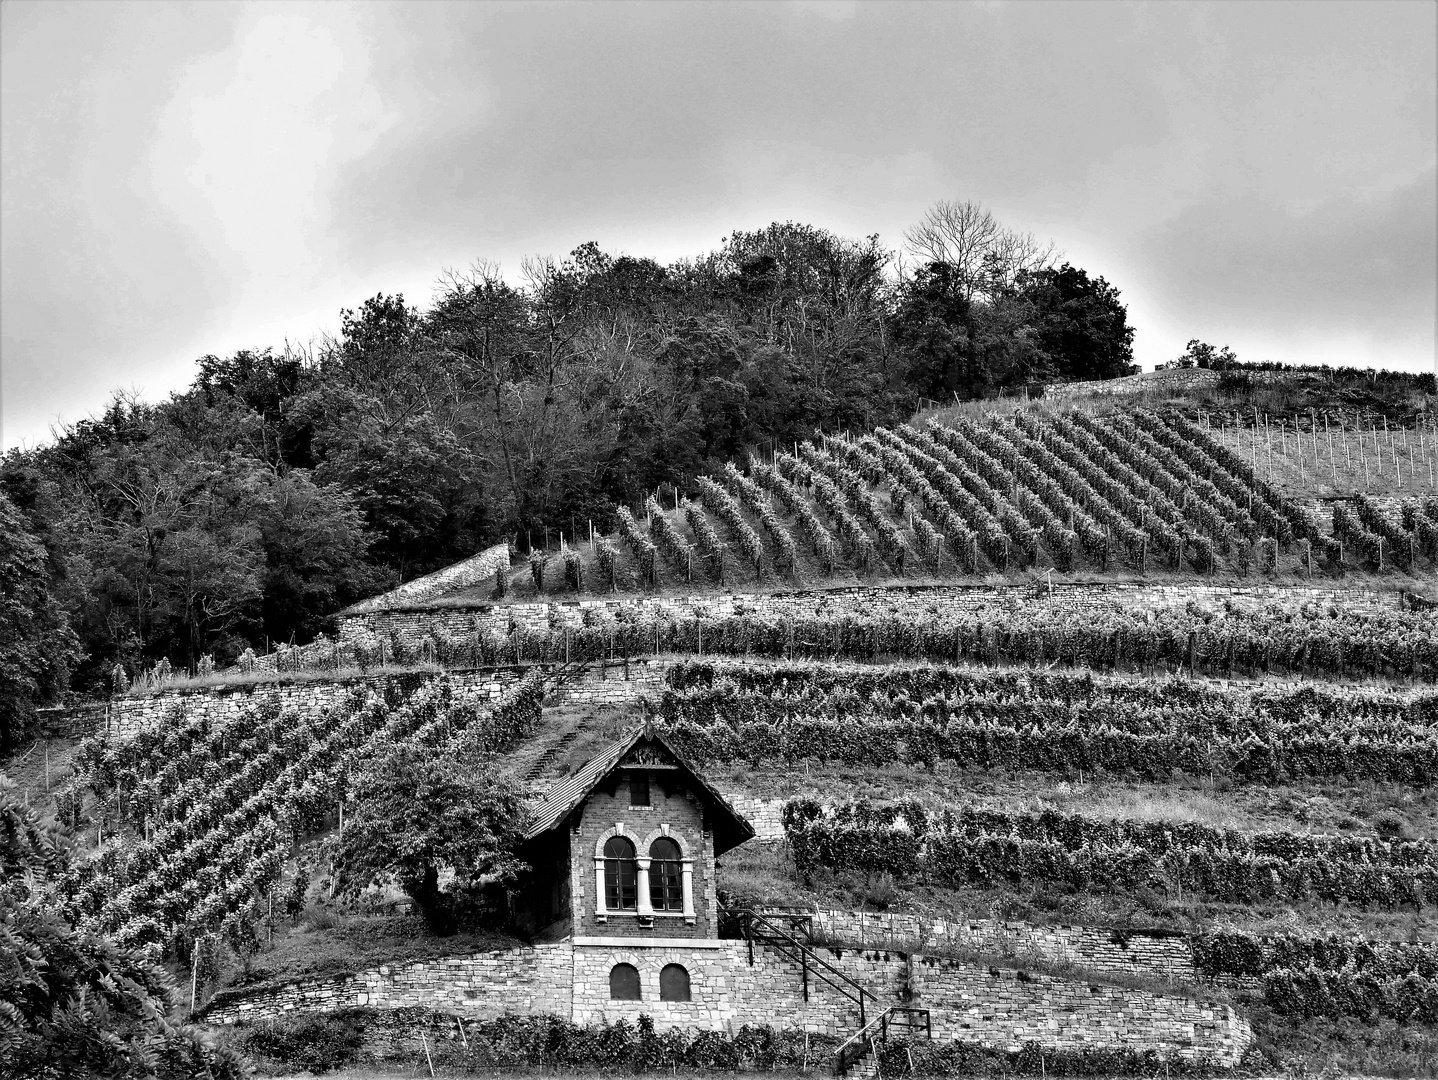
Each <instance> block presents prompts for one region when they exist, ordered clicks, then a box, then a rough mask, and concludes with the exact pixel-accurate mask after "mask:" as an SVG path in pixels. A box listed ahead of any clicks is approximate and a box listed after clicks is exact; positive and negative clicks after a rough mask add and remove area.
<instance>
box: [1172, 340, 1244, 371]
mask: <svg viewBox="0 0 1438 1080" xmlns="http://www.w3.org/2000/svg"><path fill="white" fill-rule="evenodd" d="M1237 363H1238V355H1237V354H1236V353H1235V352H1234V351H1233V350H1232V349H1230V348H1229V347H1228V346H1227V345H1225V346H1224V347H1223V348H1222V349H1215V348H1214V347H1213V346H1212V345H1209V344H1207V343H1206V342H1202V341H1199V340H1198V338H1190V339H1189V342H1188V347H1187V348H1186V349H1184V351H1183V355H1182V356H1180V357H1179V358H1178V359H1177V360H1175V361H1173V363H1172V364H1170V365H1169V366H1170V367H1176V368H1212V369H1213V370H1215V371H1225V370H1227V369H1229V368H1231V367H1234V366H1235V365H1237Z"/></svg>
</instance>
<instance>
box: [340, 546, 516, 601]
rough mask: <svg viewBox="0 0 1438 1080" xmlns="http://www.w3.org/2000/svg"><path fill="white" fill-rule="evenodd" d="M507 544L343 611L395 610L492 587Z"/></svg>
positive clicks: (505, 561) (504, 563) (506, 555)
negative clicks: (463, 592)
mask: <svg viewBox="0 0 1438 1080" xmlns="http://www.w3.org/2000/svg"><path fill="white" fill-rule="evenodd" d="M509 562H510V551H509V544H508V543H504V544H495V545H494V546H493V547H490V548H485V549H484V550H483V551H481V552H480V553H479V554H478V555H471V556H470V557H469V558H468V559H465V560H463V561H462V562H457V563H455V564H454V565H453V566H446V567H445V568H444V569H443V570H436V571H435V572H434V573H432V574H426V575H425V576H424V577H418V578H415V579H414V580H413V581H406V582H405V583H404V584H403V585H401V586H399V587H398V588H395V589H391V590H390V591H389V592H387V593H381V594H380V595H379V596H372V597H370V599H368V600H362V601H360V602H359V603H358V604H355V605H353V606H351V607H349V608H347V609H346V613H348V612H358V611H368V610H371V609H374V608H386V607H396V606H400V605H404V604H419V603H423V602H424V601H425V600H431V599H433V598H434V597H436V596H443V595H444V594H445V593H450V592H454V591H455V590H457V589H471V588H474V587H475V586H477V585H486V584H493V582H494V575H495V571H497V570H499V569H500V568H501V567H507V566H509Z"/></svg>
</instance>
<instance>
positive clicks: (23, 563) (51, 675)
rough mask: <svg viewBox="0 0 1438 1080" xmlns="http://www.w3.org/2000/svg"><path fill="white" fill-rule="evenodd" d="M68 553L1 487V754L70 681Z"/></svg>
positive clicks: (73, 648)
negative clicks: (64, 596)
mask: <svg viewBox="0 0 1438 1080" xmlns="http://www.w3.org/2000/svg"><path fill="white" fill-rule="evenodd" d="M64 566H65V562H64V558H63V556H62V554H61V553H60V552H59V551H58V550H47V549H46V547H45V545H44V544H43V543H42V542H41V540H40V539H39V538H37V537H36V536H35V535H34V534H33V533H32V531H31V522H30V521H29V520H27V518H26V516H25V515H24V514H22V513H21V511H20V509H19V508H18V507H17V506H16V505H15V504H14V503H12V502H11V501H10V499H9V498H7V497H6V495H5V493H4V491H3V490H0V671H3V672H4V673H5V674H4V678H0V754H4V753H7V752H9V751H10V750H13V749H14V748H15V744H16V743H18V742H19V741H20V737H21V736H22V734H23V733H24V732H25V731H26V730H28V729H29V728H30V727H31V726H32V725H33V723H34V718H35V708H36V706H38V705H44V704H47V703H49V702H50V701H53V700H54V699H55V697H56V696H57V695H58V694H59V693H60V692H61V691H62V690H63V689H64V688H65V686H66V685H67V683H68V682H69V675H70V665H71V664H72V663H74V662H75V661H76V660H77V659H79V642H78V641H77V640H76V638H75V635H74V633H73V632H72V631H71V629H70V626H69V623H68V621H67V619H66V618H65V613H64V610H63V607H62V605H61V603H60V599H59V597H58V596H57V595H56V594H57V591H58V588H59V586H60V585H61V584H62V582H61V580H60V579H61V578H63V576H64Z"/></svg>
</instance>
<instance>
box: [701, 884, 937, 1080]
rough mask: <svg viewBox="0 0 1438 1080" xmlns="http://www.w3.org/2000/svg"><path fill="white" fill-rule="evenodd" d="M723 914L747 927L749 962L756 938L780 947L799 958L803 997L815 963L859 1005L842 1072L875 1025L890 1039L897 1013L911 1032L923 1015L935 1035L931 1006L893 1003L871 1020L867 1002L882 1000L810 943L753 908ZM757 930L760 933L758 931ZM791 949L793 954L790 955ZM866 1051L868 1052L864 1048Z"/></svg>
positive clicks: (839, 1061) (842, 1049)
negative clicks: (900, 1014) (930, 1014)
mask: <svg viewBox="0 0 1438 1080" xmlns="http://www.w3.org/2000/svg"><path fill="white" fill-rule="evenodd" d="M719 910H720V911H721V913H723V914H724V915H726V916H729V917H737V918H738V919H739V921H740V925H741V926H742V927H743V930H744V940H745V941H747V942H748V943H749V963H750V964H753V963H754V941H755V939H756V937H757V938H758V939H759V941H760V943H761V944H767V945H771V946H773V947H774V948H776V949H778V950H779V951H780V953H781V954H782V955H786V956H789V958H790V959H797V960H798V961H799V963H800V965H801V967H802V969H803V973H804V999H805V1000H806V1001H807V1000H808V998H809V966H810V963H811V962H812V964H813V966H814V974H815V975H817V976H818V977H819V978H820V979H822V980H823V981H824V982H826V983H828V984H829V986H831V987H833V988H834V989H835V990H837V991H838V992H839V993H840V994H842V995H843V996H844V997H846V998H848V999H849V1000H850V1001H853V1002H855V1003H857V1004H858V1006H859V1030H858V1031H856V1032H854V1034H853V1035H850V1036H849V1037H848V1038H847V1039H845V1040H844V1042H843V1043H841V1044H840V1046H839V1049H838V1052H837V1056H836V1057H835V1060H834V1064H835V1067H836V1069H837V1071H838V1072H839V1074H840V1075H842V1074H843V1073H844V1072H846V1071H847V1070H848V1068H849V1066H850V1065H852V1064H853V1063H854V1062H855V1061H858V1060H859V1059H860V1058H862V1057H863V1056H864V1052H857V1053H856V1048H857V1047H859V1046H861V1045H870V1046H871V1045H872V1043H873V1040H874V1036H873V1031H874V1028H875V1027H877V1028H878V1029H879V1040H880V1041H881V1042H888V1041H889V1027H890V1025H891V1024H892V1023H893V1022H894V1019H895V1017H896V1014H899V1013H903V1014H904V1020H905V1024H906V1026H907V1028H908V1030H909V1032H910V1033H912V1032H915V1031H918V1030H920V1028H919V1025H918V1023H917V1018H918V1017H922V1018H923V1028H922V1030H923V1032H924V1034H925V1035H926V1036H927V1037H928V1038H931V1039H932V1038H933V1026H932V1023H931V1020H930V1017H929V1010H928V1009H920V1008H918V1007H916V1006H912V1005H890V1006H888V1007H886V1008H885V1009H884V1010H883V1011H882V1012H880V1013H879V1015H878V1016H876V1017H874V1018H873V1019H872V1020H870V1019H869V1017H868V1008H867V1003H868V1002H869V1001H872V1002H873V1003H874V1004H875V1005H877V1004H878V1003H879V999H878V997H877V996H875V995H874V994H873V993H872V992H870V991H869V990H868V989H866V988H865V987H864V986H863V985H862V984H861V983H860V982H858V981H857V980H856V979H854V978H853V976H851V975H849V974H847V973H846V972H844V971H841V970H839V969H838V968H837V967H835V966H834V965H833V964H831V963H829V962H828V961H827V960H825V959H824V958H823V957H822V956H820V955H819V954H818V953H816V952H815V951H814V950H813V949H812V948H811V947H810V946H809V945H807V944H805V943H804V942H802V941H800V940H799V939H798V938H796V937H794V936H793V935H792V934H790V933H789V932H788V931H787V930H785V929H783V928H782V927H780V926H779V925H778V924H776V923H775V922H773V921H772V920H771V919H769V918H768V917H767V916H764V915H761V914H759V913H758V912H757V911H755V910H754V909H753V908H737V909H730V908H727V907H724V906H723V905H720V909H719ZM756 930H757V931H758V933H756ZM791 952H792V954H793V955H790V953H791ZM865 1052H866V1051H865Z"/></svg>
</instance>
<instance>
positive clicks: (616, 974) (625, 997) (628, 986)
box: [609, 964, 689, 1001]
mask: <svg viewBox="0 0 1438 1080" xmlns="http://www.w3.org/2000/svg"><path fill="white" fill-rule="evenodd" d="M671 966H673V965H671ZM680 970H683V969H682V968H681V969H680ZM684 988H685V992H686V993H687V992H688V989H689V982H688V977H687V976H686V977H685V983H684ZM609 997H610V999H611V1000H613V1001H638V1000H639V969H638V968H637V967H635V966H634V965H633V964H615V965H614V966H613V967H612V968H610V969H609ZM686 1000H687V999H686Z"/></svg>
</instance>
